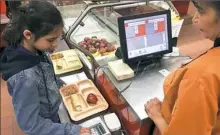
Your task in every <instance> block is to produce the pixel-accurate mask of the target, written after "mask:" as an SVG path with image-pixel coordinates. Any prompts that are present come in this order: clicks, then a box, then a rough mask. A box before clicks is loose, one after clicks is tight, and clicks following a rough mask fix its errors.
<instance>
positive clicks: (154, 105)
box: [145, 98, 163, 122]
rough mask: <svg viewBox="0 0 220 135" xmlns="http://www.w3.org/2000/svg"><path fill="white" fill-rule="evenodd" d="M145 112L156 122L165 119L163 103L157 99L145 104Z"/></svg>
mask: <svg viewBox="0 0 220 135" xmlns="http://www.w3.org/2000/svg"><path fill="white" fill-rule="evenodd" d="M145 111H146V112H147V114H148V116H149V117H150V118H151V119H152V120H153V121H154V122H155V121H156V120H158V119H161V118H163V116H162V113H161V102H160V101H159V100H158V99H157V98H154V99H151V100H150V101H148V102H147V103H146V104H145Z"/></svg>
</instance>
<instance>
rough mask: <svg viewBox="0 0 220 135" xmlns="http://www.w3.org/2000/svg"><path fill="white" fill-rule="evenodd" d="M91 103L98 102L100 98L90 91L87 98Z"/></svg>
mask: <svg viewBox="0 0 220 135" xmlns="http://www.w3.org/2000/svg"><path fill="white" fill-rule="evenodd" d="M86 101H87V102H88V103H89V104H92V105H95V104H97V102H98V98H97V96H96V95H95V94H93V93H90V94H89V95H88V97H87V99H86Z"/></svg>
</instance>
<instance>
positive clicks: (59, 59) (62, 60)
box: [50, 50, 83, 74]
mask: <svg viewBox="0 0 220 135" xmlns="http://www.w3.org/2000/svg"><path fill="white" fill-rule="evenodd" d="M50 57H51V60H52V62H53V66H54V70H55V74H63V73H66V72H71V71H75V70H79V69H81V68H82V67H83V65H82V63H81V61H80V59H79V57H78V56H77V53H76V51H75V50H67V51H62V52H57V53H53V54H51V55H50Z"/></svg>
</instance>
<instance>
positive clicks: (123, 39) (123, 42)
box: [118, 10, 172, 64]
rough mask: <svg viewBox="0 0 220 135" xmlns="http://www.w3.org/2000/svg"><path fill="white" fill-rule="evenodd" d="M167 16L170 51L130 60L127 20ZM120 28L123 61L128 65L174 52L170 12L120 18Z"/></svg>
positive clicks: (164, 11)
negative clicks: (126, 32)
mask: <svg viewBox="0 0 220 135" xmlns="http://www.w3.org/2000/svg"><path fill="white" fill-rule="evenodd" d="M164 14H166V15H167V34H168V45H169V47H168V50H164V51H160V52H155V53H151V54H146V55H142V56H138V57H135V58H130V59H129V58H128V51H127V42H126V34H125V27H124V22H125V21H127V20H132V19H138V18H145V17H151V16H157V15H164ZM118 27H119V37H120V44H121V53H122V58H123V61H124V62H125V63H127V64H129V63H135V62H138V61H141V60H148V59H152V58H154V57H157V56H161V55H164V54H167V53H171V52H172V30H171V28H172V27H171V13H170V10H163V11H156V12H152V13H145V14H138V15H131V16H122V17H119V18H118Z"/></svg>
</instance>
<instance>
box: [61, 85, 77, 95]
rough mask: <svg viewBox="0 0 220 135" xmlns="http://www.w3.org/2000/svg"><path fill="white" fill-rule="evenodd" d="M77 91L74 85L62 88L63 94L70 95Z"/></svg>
mask: <svg viewBox="0 0 220 135" xmlns="http://www.w3.org/2000/svg"><path fill="white" fill-rule="evenodd" d="M76 92H77V89H76V86H73V87H69V88H65V89H63V90H62V93H63V96H65V97H66V96H71V95H73V94H75V93H76Z"/></svg>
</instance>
